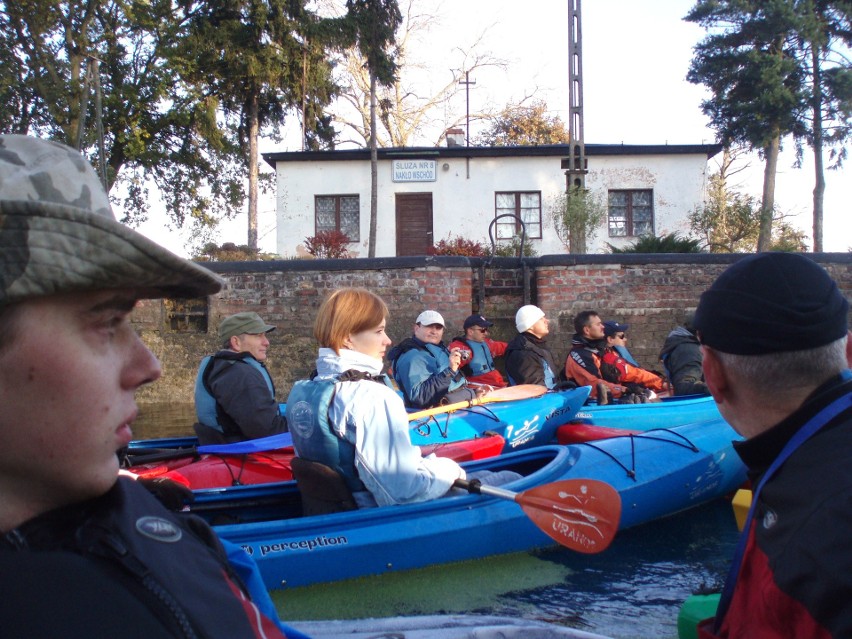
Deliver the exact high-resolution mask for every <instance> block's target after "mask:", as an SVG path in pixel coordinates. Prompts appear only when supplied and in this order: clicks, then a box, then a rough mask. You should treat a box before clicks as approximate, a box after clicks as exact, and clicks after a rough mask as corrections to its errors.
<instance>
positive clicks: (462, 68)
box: [330, 0, 507, 147]
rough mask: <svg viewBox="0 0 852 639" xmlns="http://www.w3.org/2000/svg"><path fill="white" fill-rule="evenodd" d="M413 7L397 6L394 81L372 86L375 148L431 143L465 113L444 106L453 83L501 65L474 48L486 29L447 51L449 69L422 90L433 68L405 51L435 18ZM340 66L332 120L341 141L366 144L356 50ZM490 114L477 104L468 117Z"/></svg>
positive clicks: (364, 84) (412, 3) (362, 72)
mask: <svg viewBox="0 0 852 639" xmlns="http://www.w3.org/2000/svg"><path fill="white" fill-rule="evenodd" d="M417 5H418V2H417V1H416V0H409V1H408V2H407V3H406V4H405V6H404V7H403V6H401V7H400V9H401V10H402V12H403V24H402V28H401V29H400V32H399V33H397V40H396V44H397V57H396V63H397V66H398V73H397V79H396V81H395V82H393V83H392V84H390V85H388V86H387V87H378V95H377V98H378V112H377V116H378V122H377V130H376V140H377V143H378V146H380V147H403V146H414V145H425V146H437V145H438V144H440V143H441V141H442V140H443V138H444V136H445V134H446V130H447V129H448V128H453V127H455V126H459V125H461V124H462V123H463V122H464V121H465V115H466V114H464V113H458V112H453V111H452V109H451V108H450V102H451V101H452V99H453V97H454V96H456V95H457V94H458V93H459V92H460V91H461V90H462V88H461V86H460V85H459V81H460V80H461V79H463V78H464V76H465V72H467V73H468V74H471V73H473V72H474V71H476V70H477V69H481V68H484V67H497V68H504V67H505V66H506V64H507V63H506V62H505V61H504V60H501V59H498V58H495V57H493V56H491V55H490V54H487V53H479V52H477V50H478V49H479V48H481V46H482V41H483V38H484V36H485V33H486V32H487V30H486V31H484V32H483V33H481V34H480V35H479V36H478V37H476V38H475V39H474V40H473V42H472V43H471V44H470V45H467V46H465V47H456V48H455V49H454V50H453V51H452V52H451V53H452V54H453V58H454V59H453V64H452V68H450V69H447V70H446V71H444V72H443V73H442V75H441V81H440V84H438V85H437V86H432V88H431V89H429V88H427V89H426V90H425V91H424V89H423V88H424V87H430V85H433V83H432V82H427V81H423V79H424V77H426V74H429V78H430V79H431V80H432V81H434V79H435V75H436V74H435V71H434V69H433V68H432V67H431V66H427V64H426V63H424V62H421V61H419V60H417V59H415V58H413V57H412V56H411V55H410V51H411V50H413V49H414V48H415V47H414V46H413V44H414V42H415V40H417V39H418V38H424V37H426V34H428V32H429V30H430V29H431V28H432V27H433V26H434V25H435V24H436V22H437V20H438V18H437V16H435V15H431V14H425V13H420V12H419V11H418V8H417ZM419 49H420V50H423V49H424V48H423V47H419ZM426 49H427V50H428V48H426ZM341 69H342V73H341V74H340V76H339V77H338V82H339V83H340V85H341V93H340V94H339V97H338V100H337V103H336V104H335V105H333V106H332V107H331V108H330V111H331V112H333V113H334V116H335V123H336V124H337V125H339V126H342V127H343V128H344V130H345V131H346V132H347V134H346V135H345V136H344V139H342V140H340V141H341V142H347V141H349V142H354V143H355V144H358V145H360V146H366V145H367V144H368V142H369V139H370V74H369V70H368V69H367V68H366V67H365V61H364V58H363V56H362V55H361V54H360V53H359V52H358V50H357V49H350V50H347V52H346V55H345V58H344V60H343V64H342V65H341ZM444 78H445V79H444ZM494 113H495V110H494V109H490V108H488V107H484V108H479V109H477V110H476V111H475V112H474V113H471V114H470V118H471V120H473V121H477V120H481V119H489V118H492V117H493V116H494Z"/></svg>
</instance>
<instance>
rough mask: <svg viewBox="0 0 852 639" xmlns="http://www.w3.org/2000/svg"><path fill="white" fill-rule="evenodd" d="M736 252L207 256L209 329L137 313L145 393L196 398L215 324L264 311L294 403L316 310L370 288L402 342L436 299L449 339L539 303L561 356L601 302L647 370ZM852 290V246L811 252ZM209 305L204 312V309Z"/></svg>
mask: <svg viewBox="0 0 852 639" xmlns="http://www.w3.org/2000/svg"><path fill="white" fill-rule="evenodd" d="M740 257H742V256H737V255H580V256H572V255H549V256H543V257H539V258H528V259H526V260H524V261H523V262H522V261H520V260H518V259H512V258H494V259H493V260H490V261H485V260H482V259H478V258H463V257H401V258H382V259H358V260H314V261H308V260H287V261H279V262H234V263H213V264H208V265H207V266H209V267H210V268H211V269H212V270H215V271H216V272H217V273H219V274H220V275H221V276H222V277H223V278H224V279H225V281H226V283H227V284H226V287H225V289H224V290H223V291H222V292H221V293H219V294H218V295H216V296H214V297H212V298H210V300H209V306H208V308H207V313H206V320H207V326H208V328H207V331H206V332H204V331H203V330H200V329H197V328H196V329H194V330H193V331H190V332H176V331H175V330H173V329H172V327H171V326H172V322H171V317H170V312H171V311H170V310H169V308H168V306H167V305H166V304H164V303H163V302H160V301H149V302H144V303H143V304H141V305H140V307H139V308H138V309H137V311H136V312H135V314H134V321H135V323H136V325H137V327H138V329H139V330H140V332H141V334H142V337H143V339H144V340H145V342H146V343H147V344H148V345H149V346H150V347H151V349H152V350H153V351H154V352H155V353H156V354H157V356H158V357H160V359H161V361H162V362H163V379H162V380H161V381H160V382H159V383H157V384H154V385H153V386H150V387H148V388H146V389H144V390H143V391H142V392H141V393H140V400H141V401H145V402H164V403H168V402H190V401H192V388H193V384H194V379H195V374H196V370H197V366H198V362H199V361H200V359H201V357H203V356H204V355H205V354H206V353H209V352H212V351H214V350H216V349H217V348H218V340H217V338H216V328H217V326H218V324H219V320H220V319H221V318H222V317H225V316H226V315H230V314H231V313H236V312H239V311H244V310H253V311H257V312H258V313H260V314H261V315H262V316H263V317H264V319H266V320H267V321H268V322H269V323H271V324H275V325H276V326H277V327H278V330H276V331H275V332H273V333H271V334H270V341H271V342H272V346H271V349H270V356H269V368H270V371H271V372H272V375H273V377H274V379H275V380H276V384H277V390H278V395H279V399H280V400H281V401H284V400H285V399H286V397H287V394H288V392H289V390H290V387H291V386H292V384H293V382H294V381H295V380H297V379H300V378H303V377H306V376H307V375H308V374H309V372H310V371H311V370H312V369H313V367H314V359H315V357H316V344H315V342H314V339H313V336H312V325H313V320H314V318H315V316H316V311H317V309H318V307H319V305H320V303H321V302H322V300H323V299H324V298H325V296H326V295H327V294H328V293H330V292H331V291H332V290H334V289H336V288H338V287H342V286H363V287H365V288H367V289H369V290H371V291H374V292H375V293H377V294H379V295H380V296H381V297H382V298H383V299H384V300H385V301H386V302H387V304H388V306H389V307H390V311H391V317H390V320H389V322H388V334H389V335H390V336H391V338H392V339H393V340H394V342H399V341H400V340H402V339H403V338H405V337H406V336H408V335H410V333H411V327H412V324H413V322H414V318H415V317H416V316H417V314H418V313H420V311H422V310H423V309H426V308H433V309H436V310H438V311H439V312H440V313H441V314H442V315H443V316H444V319H445V320H446V321H447V324H448V327H447V329H448V330H447V332H446V338H447V339H448V340H449V338H451V337H453V336H455V335H459V334H461V332H462V331H461V324H462V322H463V321H464V318H465V317H467V316H468V315H469V314H470V313H472V312H477V311H478V312H482V313H484V314H485V315H486V316H487V317H488V318H489V319H491V320H492V321H494V322H495V327H494V329H493V330H492V336H493V337H494V338H495V339H501V340H509V339H511V338H512V337H513V336H514V335H515V333H516V331H515V326H514V315H515V311H516V310H517V309H518V307H520V306H521V305H523V304H525V303H531V304H536V305H538V306H540V307H541V308H542V309H543V310H544V311H545V313H546V314H547V316H548V317H549V318H550V319H551V334H550V336H549V338H548V343H549V344H550V347H551V349H552V350H553V351H554V353H555V355H556V357H557V358H558V359H559V361H560V362H561V361H564V358H565V356H566V354H567V352H568V350H569V347H570V340H571V335H572V333H573V332H574V331H573V327H572V319H573V317H574V315H575V314H576V313H578V312H579V311H581V310H584V309H588V308H593V309H596V310H597V311H598V312H599V313H600V314H601V316H602V317H603V318H604V319H616V320H618V321H620V322H626V323H629V324H630V331H629V335H630V348H631V351H632V352H633V354H634V355H635V356H636V357H637V358H638V360H639V362H640V363H641V364H643V365H644V366H646V367H648V368H657V369H659V368H660V365H659V363H658V361H657V355H658V353H659V350H660V348H661V346H662V344H663V341H664V340H665V338H666V335H668V333H669V331H671V330H672V328H674V327H675V326H677V325H678V324H680V323H681V322H682V321H683V318H684V316H685V315H686V313H687V312H688V311H690V310H693V309H694V308H695V305H696V303H697V302H698V297H699V296H700V294H701V292H702V291H704V290H705V289H706V288H707V287H708V286H709V285H710V284H711V283H712V282H713V280H714V279H715V278H716V276H717V275H718V274H719V273H721V272H722V271H723V270H724V269H725V268H726V267H727V266H728V265H729V264H731V263H732V262H734V261H735V260H736V259H739V258H740ZM811 257H813V259H815V260H816V261H817V262H818V263H820V264H821V265H822V266H824V267H825V268H826V269H827V270H828V271H829V273H831V275H832V277H834V279H835V280H836V281H837V282H838V284H839V286H840V287H841V290H842V291H843V292H844V294H845V295H846V297H847V299H852V254H850V253H829V254H818V255H812V256H811ZM202 314H203V312H202Z"/></svg>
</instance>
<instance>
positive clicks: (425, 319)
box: [416, 311, 446, 326]
mask: <svg viewBox="0 0 852 639" xmlns="http://www.w3.org/2000/svg"><path fill="white" fill-rule="evenodd" d="M416 323H417V324H420V326H431V325H432V324H440V325H441V326H446V324H445V323H444V318H443V317H441V314H440V313H439V312H438V311H423V312H422V313H420V315H418V316H417V322H416Z"/></svg>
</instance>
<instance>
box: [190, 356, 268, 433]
mask: <svg viewBox="0 0 852 639" xmlns="http://www.w3.org/2000/svg"><path fill="white" fill-rule="evenodd" d="M240 355H242V356H243V357H240ZM217 360H218V361H226V362H228V363H229V364H230V365H231V366H234V365H236V364H239V363H243V364H248V365H249V366H251V367H253V368H255V369H256V370H258V371H259V372H260V374H261V376H262V377H263V379H264V381H265V382H266V386H267V388H269V393H270V395H271V396H272V397H273V398H274V397H275V385H274V384H273V383H272V376H271V375H270V374H269V371H268V370H266V367H265V366H264V365H263V364H261V363H260V362H258V361H257V360H256V359H255V358H254V357H252V356H251V355H250V354H249V353H234V358H233V359H230V358H223V357H221V356H218V355H208V356H207V357H205V358H204V359H202V360H201V365H200V366H199V367H198V375H197V376H196V378H195V415H196V417H197V419H198V421H199V422H200V423H202V424H204V425H205V426H208V427H210V428H212V429H214V430H217V431H219V432H220V433H223V434H224V435H231V436H238V435H241V432H240V429H239V427H238V426H237V425H236V424H235V423H234V422H233V420H229V419H226V418H225V419H220V416H224V417H227V416H226V415H225V413H224V411H223V410H222V409H221V407H219V404H218V402H217V401H216V398H215V397H214V396H213V392H212V391H211V389H210V374H211V372H212V369H213V365H214V364H215V363H216V361H217ZM222 422H225V423H222Z"/></svg>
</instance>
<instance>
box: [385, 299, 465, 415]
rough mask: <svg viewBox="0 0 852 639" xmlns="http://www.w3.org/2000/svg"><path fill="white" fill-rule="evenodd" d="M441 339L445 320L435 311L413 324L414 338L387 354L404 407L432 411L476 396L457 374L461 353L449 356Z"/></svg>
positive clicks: (448, 351)
mask: <svg viewBox="0 0 852 639" xmlns="http://www.w3.org/2000/svg"><path fill="white" fill-rule="evenodd" d="M443 338H444V318H443V317H441V314H440V313H438V312H437V311H431V310H427V311H423V312H422V313H420V315H418V316H417V320H416V321H415V323H414V335H413V336H412V337H408V338H406V339H404V340H402V342H400V343H399V344H397V345H396V346H394V347H393V348H392V349H391V350H390V352H389V353H388V361H390V363H391V371H392V373H393V378H394V379H395V380H396V383H397V385H398V386H399V389H400V390H401V391H402V394H403V397H404V399H405V403H406V405H407V406H411V407H414V408H431V407H433V406H438V405H439V404H441V403H445V404H452V403H455V402H461V401H465V400H469V399H474V398H475V397H476V396H477V392H476V391H474V390H473V389H471V388H469V387H468V386H467V381H466V380H465V378H464V375H463V374H462V372H461V371H460V370H459V369H460V367H461V361H462V359H461V353H460V352H459V351H458V350H456V351H453V352H450V350H449V349H448V348H447V347H446V345H445V344H444V342H443Z"/></svg>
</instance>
